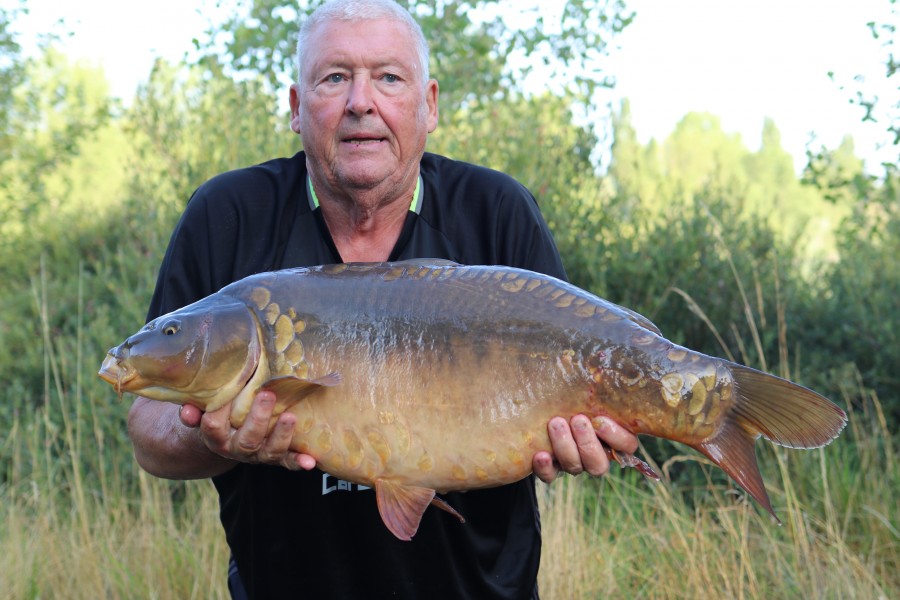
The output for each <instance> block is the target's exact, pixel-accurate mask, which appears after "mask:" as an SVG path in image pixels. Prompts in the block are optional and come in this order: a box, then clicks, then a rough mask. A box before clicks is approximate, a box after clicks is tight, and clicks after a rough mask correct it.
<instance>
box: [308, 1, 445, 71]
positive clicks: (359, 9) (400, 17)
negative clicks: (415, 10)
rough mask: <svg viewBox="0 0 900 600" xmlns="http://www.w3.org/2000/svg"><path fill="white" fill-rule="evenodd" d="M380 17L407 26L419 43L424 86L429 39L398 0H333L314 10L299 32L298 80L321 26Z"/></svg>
mask: <svg viewBox="0 0 900 600" xmlns="http://www.w3.org/2000/svg"><path fill="white" fill-rule="evenodd" d="M378 19H392V20H394V21H397V22H398V23H400V24H402V25H405V26H406V28H407V29H408V30H409V32H410V34H412V36H413V39H414V40H415V43H416V51H417V52H416V53H417V54H418V55H419V72H420V73H421V74H422V85H425V84H426V83H428V79H429V75H428V42H427V41H425V34H424V33H422V27H421V26H419V24H418V23H417V22H416V20H415V19H414V18H413V16H412V15H411V14H410V13H409V11H407V10H406V9H405V8H403V7H402V6H400V5H399V4H397V2H395V1H394V0H330V1H329V2H326V3H325V4H323V5H322V6H320V7H319V8H317V9H316V10H314V11H313V13H312V14H311V15H309V17H308V18H307V19H306V21H304V23H303V25H302V26H301V27H300V32H299V33H298V34H297V81H298V82H301V81H302V79H303V55H304V54H305V53H306V44H307V42H308V41H309V37H310V34H311V33H312V32H313V30H314V29H315V28H316V26H317V25H319V24H320V23H324V22H326V21H332V20H340V21H352V22H359V21H375V20H378Z"/></svg>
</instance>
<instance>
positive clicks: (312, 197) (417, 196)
mask: <svg viewBox="0 0 900 600" xmlns="http://www.w3.org/2000/svg"><path fill="white" fill-rule="evenodd" d="M306 189H307V190H308V191H309V207H310V208H311V209H313V210H316V209H317V208H319V197H318V196H316V190H315V189H313V184H312V179H310V178H309V175H307V176H306ZM420 210H422V176H421V175H419V178H418V179H417V180H416V191H415V192H413V197H412V202H410V203H409V211H410V212H414V213H416V214H419V211H420Z"/></svg>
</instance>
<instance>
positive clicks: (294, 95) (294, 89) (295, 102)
mask: <svg viewBox="0 0 900 600" xmlns="http://www.w3.org/2000/svg"><path fill="white" fill-rule="evenodd" d="M289 93H290V103H291V129H292V130H293V132H294V133H300V84H299V83H293V84H291V89H290V92H289Z"/></svg>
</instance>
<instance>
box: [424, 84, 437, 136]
mask: <svg viewBox="0 0 900 600" xmlns="http://www.w3.org/2000/svg"><path fill="white" fill-rule="evenodd" d="M425 103H426V104H427V105H428V133H431V132H432V131H434V130H435V129H437V126H438V82H437V79H429V80H428V83H426V84H425Z"/></svg>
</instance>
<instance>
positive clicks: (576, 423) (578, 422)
mask: <svg viewBox="0 0 900 600" xmlns="http://www.w3.org/2000/svg"><path fill="white" fill-rule="evenodd" d="M572 427H574V428H575V429H577V430H578V431H586V430H587V428H588V424H587V419H585V418H584V417H575V418H574V419H572Z"/></svg>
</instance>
